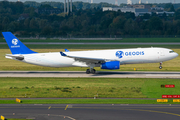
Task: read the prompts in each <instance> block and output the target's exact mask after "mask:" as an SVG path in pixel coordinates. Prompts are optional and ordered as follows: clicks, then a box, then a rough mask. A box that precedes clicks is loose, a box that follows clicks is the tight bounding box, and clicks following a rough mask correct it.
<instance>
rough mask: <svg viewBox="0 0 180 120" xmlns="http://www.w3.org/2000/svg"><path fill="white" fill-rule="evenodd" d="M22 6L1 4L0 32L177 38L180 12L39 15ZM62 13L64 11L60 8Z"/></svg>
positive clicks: (87, 11)
mask: <svg viewBox="0 0 180 120" xmlns="http://www.w3.org/2000/svg"><path fill="white" fill-rule="evenodd" d="M50 7H52V6H50V5H47V4H41V5H39V6H37V7H33V6H30V5H27V4H24V3H22V2H8V1H1V2H0V32H3V31H10V32H13V33H14V34H17V35H24V36H37V35H39V36H111V35H113V36H114V35H143V36H144V35H180V9H176V10H174V8H173V6H172V5H171V6H169V8H167V9H169V10H174V11H175V14H174V16H167V15H166V14H165V13H164V14H163V15H162V16H158V15H156V14H155V13H153V14H152V15H149V14H145V15H143V16H138V17H136V16H135V15H134V13H130V12H127V13H122V12H121V11H117V12H115V11H105V12H103V11H102V8H100V7H94V8H88V9H81V8H80V9H77V8H76V6H73V12H72V13H70V14H66V15H64V13H60V14H38V13H37V12H36V9H37V8H50ZM62 9H63V8H62Z"/></svg>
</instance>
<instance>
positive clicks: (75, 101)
mask: <svg viewBox="0 0 180 120" xmlns="http://www.w3.org/2000/svg"><path fill="white" fill-rule="evenodd" d="M0 104H180V103H175V102H173V100H172V99H169V100H168V102H167V103H163V102H157V100H145V99H60V100H57V99H54V100H53V99H43V100H23V101H22V103H16V102H15V100H0Z"/></svg>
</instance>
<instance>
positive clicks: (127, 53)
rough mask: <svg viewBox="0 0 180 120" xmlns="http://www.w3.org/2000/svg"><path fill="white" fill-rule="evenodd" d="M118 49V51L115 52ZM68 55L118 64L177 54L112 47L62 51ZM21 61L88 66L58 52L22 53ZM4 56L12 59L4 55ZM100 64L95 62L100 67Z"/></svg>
mask: <svg viewBox="0 0 180 120" xmlns="http://www.w3.org/2000/svg"><path fill="white" fill-rule="evenodd" d="M117 51H120V52H117ZM64 53H66V54H68V55H70V56H78V57H85V58H97V59H105V60H107V61H108V60H113V61H120V64H121V65H123V64H138V63H157V62H163V61H167V60H171V59H173V58H175V57H177V56H178V54H177V53H175V52H173V51H172V50H171V49H166V48H136V49H112V50H94V51H74V52H73V51H72V52H64ZM23 56H24V60H22V62H25V63H30V64H34V65H40V66H47V67H73V66H79V67H89V66H90V65H89V64H86V63H83V62H81V61H80V62H79V61H77V60H75V59H74V58H68V57H64V56H61V54H60V52H53V53H33V54H23ZM6 58H10V59H14V58H11V57H8V56H6ZM100 65H101V64H96V65H95V66H96V67H100Z"/></svg>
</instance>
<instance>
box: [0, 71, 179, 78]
mask: <svg viewBox="0 0 180 120" xmlns="http://www.w3.org/2000/svg"><path fill="white" fill-rule="evenodd" d="M0 77H83V78H98V77H101V78H103V77H104V78H180V72H142V71H131V72H129V71H125V72H124V71H123V72H121V71H120V72H119V71H117V72H112V71H97V72H96V74H86V73H85V71H0Z"/></svg>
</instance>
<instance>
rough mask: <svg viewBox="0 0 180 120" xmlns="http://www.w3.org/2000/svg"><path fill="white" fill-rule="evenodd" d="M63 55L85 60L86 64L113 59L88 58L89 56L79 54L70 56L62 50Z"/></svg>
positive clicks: (76, 59)
mask: <svg viewBox="0 0 180 120" xmlns="http://www.w3.org/2000/svg"><path fill="white" fill-rule="evenodd" d="M60 54H61V56H64V57H69V58H74V60H75V61H79V62H85V63H86V64H90V63H97V64H98V63H104V62H106V61H112V60H107V59H100V58H88V57H79V56H69V55H66V54H65V53H63V52H60Z"/></svg>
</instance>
